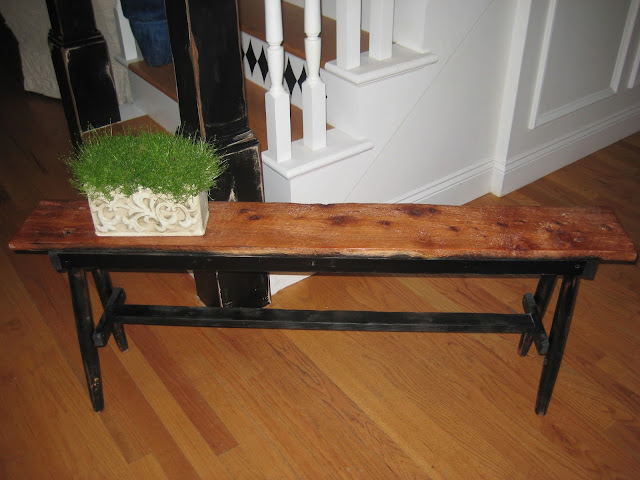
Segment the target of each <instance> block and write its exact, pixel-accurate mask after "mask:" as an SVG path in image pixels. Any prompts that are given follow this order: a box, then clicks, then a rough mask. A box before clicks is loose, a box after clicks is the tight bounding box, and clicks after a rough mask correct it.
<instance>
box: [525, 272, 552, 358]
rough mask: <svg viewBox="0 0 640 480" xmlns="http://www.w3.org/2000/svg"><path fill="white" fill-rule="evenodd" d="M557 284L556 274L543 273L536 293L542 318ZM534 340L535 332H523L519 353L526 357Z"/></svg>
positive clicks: (535, 297)
mask: <svg viewBox="0 0 640 480" xmlns="http://www.w3.org/2000/svg"><path fill="white" fill-rule="evenodd" d="M555 284H556V275H542V276H541V277H540V281H538V286H537V287H536V293H535V295H534V297H533V298H534V299H535V301H536V305H537V306H538V314H539V315H540V318H541V319H542V318H544V313H545V312H546V311H547V306H548V305H549V300H550V299H551V294H552V293H553V287H554V286H555ZM532 342H533V334H531V333H523V334H522V336H521V337H520V343H519V344H518V354H519V355H520V356H521V357H526V356H527V353H529V348H530V347H531V343H532Z"/></svg>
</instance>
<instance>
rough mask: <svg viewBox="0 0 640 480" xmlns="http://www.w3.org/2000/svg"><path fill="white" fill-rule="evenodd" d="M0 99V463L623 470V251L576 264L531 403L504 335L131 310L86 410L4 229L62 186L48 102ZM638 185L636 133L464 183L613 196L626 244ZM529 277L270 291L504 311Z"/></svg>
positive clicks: (632, 367) (618, 474)
mask: <svg viewBox="0 0 640 480" xmlns="http://www.w3.org/2000/svg"><path fill="white" fill-rule="evenodd" d="M0 105H1V108H0V112H1V113H0V204H1V205H2V207H3V208H2V209H0V220H1V221H2V225H3V227H2V230H1V232H2V233H1V238H0V240H1V243H2V249H0V255H1V257H2V258H0V284H1V288H0V305H1V306H2V308H1V312H2V313H1V315H0V344H1V345H2V347H0V388H1V390H0V419H1V422H2V429H0V478H3V479H5V478H6V479H44V478H55V479H58V478H60V479H69V478H78V479H88V478H101V479H102V478H107V479H109V478H113V479H123V478H135V479H143V478H149V479H163V478H169V479H174V478H176V479H190V478H193V479H197V478H201V479H225V478H239V479H244V478H269V479H281V478H304V479H316V478H318V479H325V478H366V479H383V478H394V479H395V478H434V479H451V478H455V479H457V478H463V479H467V478H491V479H496V478H505V479H519V478H522V479H538V478H539V479H548V478H559V479H568V478H598V479H599V478H638V476H639V474H640V374H639V373H638V364H639V363H640V293H639V292H640V288H639V287H640V269H639V267H638V265H603V266H601V268H600V270H599V271H598V274H597V275H596V277H595V279H594V280H590V281H589V280H586V281H583V282H582V283H581V287H580V295H579V298H578V303H577V305H576V311H575V316H574V321H573V326H572V335H571V336H570V338H569V341H568V345H567V349H566V355H565V361H564V363H563V366H562V369H561V371H560V374H559V378H558V384H557V387H556V390H555V393H554V397H553V399H552V401H551V405H550V407H549V413H548V414H547V416H545V417H538V416H536V415H535V414H534V410H533V407H534V401H535V394H536V389H537V383H538V378H539V375H540V369H541V363H542V360H541V358H540V357H538V356H537V355H534V354H533V352H532V353H530V354H529V355H530V356H528V357H525V358H521V357H519V356H518V355H517V353H516V349H517V343H518V338H517V337H516V336H510V335H481V334H466V335H463V334H457V335H456V334H420V333H417V334H413V333H364V332H350V333H345V332H305V331H302V332H297V331H260V330H255V331H251V330H246V331H245V330H224V329H220V330H215V329H210V330H204V329H189V328H171V329H169V328H162V327H143V326H130V327H128V329H127V332H128V335H129V340H130V349H129V351H128V352H126V353H124V354H122V353H120V352H118V351H117V349H116V348H115V345H114V344H113V342H111V343H110V344H109V345H108V346H107V347H106V348H104V349H102V350H101V360H102V373H103V378H104V382H105V401H106V409H105V411H104V412H102V413H100V414H96V413H94V412H93V411H92V410H91V407H90V404H89V400H88V396H87V393H86V387H85V385H84V380H83V376H84V375H83V372H82V366H81V362H80V357H79V352H78V347H77V343H76V339H75V331H74V326H73V320H72V318H73V317H72V310H71V304H70V300H69V294H68V290H67V283H66V277H65V275H64V274H59V273H56V272H55V271H54V270H53V269H52V268H51V266H50V264H49V261H48V259H47V258H46V257H44V256H36V255H18V254H14V253H11V252H9V251H8V248H7V242H8V240H9V238H10V237H11V235H12V234H13V233H14V232H15V230H16V229H17V228H18V226H19V225H20V223H21V222H22V220H23V219H24V218H25V217H26V215H27V213H28V212H29V211H30V210H31V209H32V208H33V207H34V205H35V204H36V202H37V201H38V200H40V199H43V198H74V197H75V193H74V192H73V191H72V189H71V187H70V186H69V185H68V183H67V181H66V171H65V167H64V165H63V164H62V162H61V161H60V160H59V158H60V156H61V155H63V154H65V153H67V152H69V151H70V145H69V138H68V133H67V130H66V123H65V120H64V115H63V112H62V108H61V106H60V104H59V102H57V101H53V100H49V99H46V98H43V97H38V96H35V95H26V94H23V93H20V92H17V91H11V90H8V89H2V90H1V93H0ZM639 192H640V133H637V134H635V135H633V136H631V137H629V138H627V139H625V140H623V141H621V142H618V143H616V144H614V145H612V146H610V147H608V148H605V149H604V150H601V151H599V152H597V153H595V154H593V155H591V156H589V157H587V158H585V159H583V160H581V161H579V162H577V163H575V164H573V165H571V166H569V167H566V168H564V169H562V170H560V171H558V172H556V173H554V174H552V175H550V176H548V177H546V178H544V179H542V180H540V181H538V182H536V183H534V184H532V185H529V186H527V187H525V188H522V189H520V190H519V191H517V192H514V193H513V194H511V195H509V196H507V197H505V198H496V197H494V196H491V195H487V196H485V197H483V198H480V199H478V200H477V201H476V202H474V203H476V204H504V205H518V204H542V205H611V206H613V207H614V208H615V209H616V212H617V213H618V215H619V217H620V218H621V221H622V223H623V225H624V226H625V227H626V228H627V230H628V231H629V232H630V234H631V236H632V238H633V240H634V241H635V242H636V244H638V245H640V194H639ZM113 279H114V283H115V284H116V285H119V286H123V287H124V288H125V289H126V291H127V297H128V300H129V301H131V302H146V303H154V302H158V303H159V302H163V303H168V304H184V305H188V304H193V305H196V304H197V303H198V300H197V299H196V297H195V294H194V285H193V280H192V278H191V277H190V276H189V275H187V274H161V275H153V276H152V275H149V274H125V273H118V274H114V275H113ZM534 287H535V279H529V278H525V279H522V278H514V279H477V278H445V277H429V278H426V277H399V276H376V277H358V276H346V277H338V276H331V275H322V276H320V275H318V276H314V277H311V278H309V279H307V280H305V281H303V282H301V283H299V284H296V285H294V286H292V287H290V288H288V289H286V290H284V291H283V292H280V293H278V294H277V295H275V296H274V299H273V306H274V307H280V308H319V309H326V308H338V309H382V310H443V311H458V310H459V311H467V310H468V311H478V312H480V311H496V312H504V313H507V312H514V311H520V308H521V307H520V300H521V295H522V293H523V292H525V291H531V290H532V289H533V288H534ZM92 293H94V292H92ZM98 314H99V312H98V311H96V312H94V315H98ZM548 322H549V319H548V318H547V319H545V323H546V324H547V325H548Z"/></svg>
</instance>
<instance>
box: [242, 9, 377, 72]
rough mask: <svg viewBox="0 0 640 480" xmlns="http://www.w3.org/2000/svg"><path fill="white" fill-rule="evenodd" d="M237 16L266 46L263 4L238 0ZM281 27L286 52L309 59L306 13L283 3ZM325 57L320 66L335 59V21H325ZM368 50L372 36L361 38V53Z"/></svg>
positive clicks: (323, 32) (323, 39) (328, 19)
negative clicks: (305, 45) (305, 30)
mask: <svg viewBox="0 0 640 480" xmlns="http://www.w3.org/2000/svg"><path fill="white" fill-rule="evenodd" d="M238 16H239V20H240V29H241V30H242V31H243V32H246V33H248V34H249V35H252V36H254V37H256V38H259V39H260V40H262V41H263V42H266V41H267V36H266V34H265V20H264V0H238ZM282 27H283V36H284V42H283V45H284V49H285V51H287V52H289V53H291V54H292V55H295V56H296V57H299V58H306V55H305V53H304V38H305V34H304V9H303V8H301V7H298V6H297V5H293V4H291V3H287V2H282ZM320 38H321V39H322V53H321V58H320V66H321V67H324V64H325V63H327V62H330V61H331V60H335V59H336V21H335V20H334V19H332V18H329V17H324V16H323V17H322V33H321V34H320ZM367 50H369V33H368V32H365V31H362V32H361V34H360V51H361V52H366V51H367Z"/></svg>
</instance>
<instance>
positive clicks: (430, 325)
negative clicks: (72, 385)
mask: <svg viewBox="0 0 640 480" xmlns="http://www.w3.org/2000/svg"><path fill="white" fill-rule="evenodd" d="M209 210H210V217H209V224H208V228H207V233H206V234H205V236H203V237H98V236H96V235H95V234H94V230H93V224H92V222H91V217H90V214H89V211H88V207H87V205H86V203H85V202H53V201H44V202H41V203H40V205H39V206H38V207H37V208H36V210H35V211H34V212H33V213H32V214H31V215H30V216H29V217H28V218H27V220H26V221H25V223H24V225H23V226H22V228H21V229H20V231H19V232H18V233H17V234H16V235H15V236H14V238H13V239H12V240H11V242H10V248H11V249H13V250H15V251H23V252H41V253H48V254H49V256H50V258H51V262H52V263H53V266H54V267H55V268H56V269H57V270H58V271H65V270H66V271H67V272H68V278H69V286H70V290H71V299H72V303H73V310H74V314H75V321H76V329H77V334H78V341H79V344H80V350H81V353H82V360H83V363H84V368H85V373H86V379H87V385H88V388H89V395H90V398H91V402H92V404H93V408H94V410H96V411H100V410H102V409H103V407H104V402H103V396H102V379H101V375H100V363H99V357H98V350H97V347H102V346H104V345H105V344H106V343H107V341H108V340H109V338H110V336H111V334H113V336H114V339H115V341H116V343H117V345H118V347H119V348H120V350H122V351H124V350H126V349H127V338H126V335H125V332H124V326H123V325H124V324H152V325H182V326H201V327H247V328H290V329H325V330H369V331H374V330H375V331H414V332H415V331H420V332H502V333H505V332H506V333H519V334H521V337H520V343H519V347H518V351H519V353H520V355H526V354H527V352H528V350H529V348H530V346H531V345H532V344H535V347H536V349H537V351H538V353H539V354H540V355H544V362H543V367H542V375H541V379H540V386H539V390H538V397H537V402H536V407H535V408H536V412H537V413H538V414H542V415H543V414H545V413H546V411H547V407H548V404H549V400H550V398H551V394H552V391H553V387H554V384H555V381H556V377H557V374H558V370H559V368H560V363H561V360H562V355H563V352H564V346H565V343H566V340H567V335H568V333H569V324H570V319H571V315H572V310H573V305H574V302H575V298H576V293H577V288H578V280H579V278H580V277H587V278H591V277H592V276H593V275H594V273H595V271H596V267H597V265H598V262H601V261H602V262H633V261H635V260H636V258H637V252H636V248H635V246H634V245H633V243H632V242H631V241H630V239H629V237H628V236H627V234H626V233H625V232H624V230H623V229H622V227H621V225H620V223H619V221H618V219H617V218H616V216H615V215H614V213H613V212H612V211H611V210H610V209H608V208H547V207H449V206H430V205H388V204H385V205H378V204H341V205H297V204H275V203H210V205H209ZM189 269H194V270H196V269H199V270H203V269H204V270H206V269H210V270H220V271H248V272H277V271H280V272H310V271H313V272H341V273H363V274H364V273H400V274H474V275H536V276H538V275H539V276H540V280H539V282H538V286H537V289H536V292H535V293H534V294H533V295H532V294H525V295H524V297H523V313H522V314H493V313H487V314H476V313H411V312H353V311H308V310H302V311H301V310H276V309H260V308H209V307H168V306H157V305H127V304H125V293H124V291H123V290H122V289H121V288H114V287H112V285H111V280H110V277H109V274H108V271H109V270H134V271H154V270H189ZM87 271H91V272H92V274H93V277H94V279H95V282H96V285H97V287H98V291H99V293H100V298H101V302H102V304H103V308H104V313H103V315H102V317H101V319H100V321H99V322H98V324H97V325H94V322H93V319H92V313H91V304H90V299H89V295H88V289H87V282H86V275H85V274H86V272H87ZM558 276H561V277H562V283H561V286H560V292H559V296H558V300H557V304H556V308H555V314H554V316H553V322H552V325H551V330H550V334H549V336H547V334H546V332H545V329H544V326H543V323H542V317H543V316H544V313H545V311H546V309H547V305H548V304H549V300H550V298H551V294H552V292H553V290H554V285H555V281H556V278H557V277H558Z"/></svg>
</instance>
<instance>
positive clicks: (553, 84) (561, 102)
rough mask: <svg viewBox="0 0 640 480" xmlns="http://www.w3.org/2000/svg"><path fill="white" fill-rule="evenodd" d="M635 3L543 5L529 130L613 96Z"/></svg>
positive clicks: (578, 0)
mask: <svg viewBox="0 0 640 480" xmlns="http://www.w3.org/2000/svg"><path fill="white" fill-rule="evenodd" d="M637 9H638V0H616V1H614V2H612V1H611V0H549V6H548V12H547V19H546V25H545V31H544V36H543V42H542V52H541V55H540V60H539V64H538V72H537V76H536V85H535V90H534V96H533V104H532V106H531V115H530V120H529V128H530V129H534V128H536V127H538V126H540V125H542V124H545V123H547V122H550V121H552V120H555V119H557V118H560V117H562V116H564V115H567V114H569V113H572V112H575V111H577V110H580V109H581V108H584V107H586V106H588V105H591V104H593V103H595V102H598V101H600V100H603V99H605V98H607V97H610V96H612V95H615V93H616V92H617V91H618V88H619V85H620V80H621V75H622V71H623V68H624V64H625V59H626V57H627V52H628V50H629V44H630V41H631V37H632V33H633V27H634V23H635V18H636V14H637Z"/></svg>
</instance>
